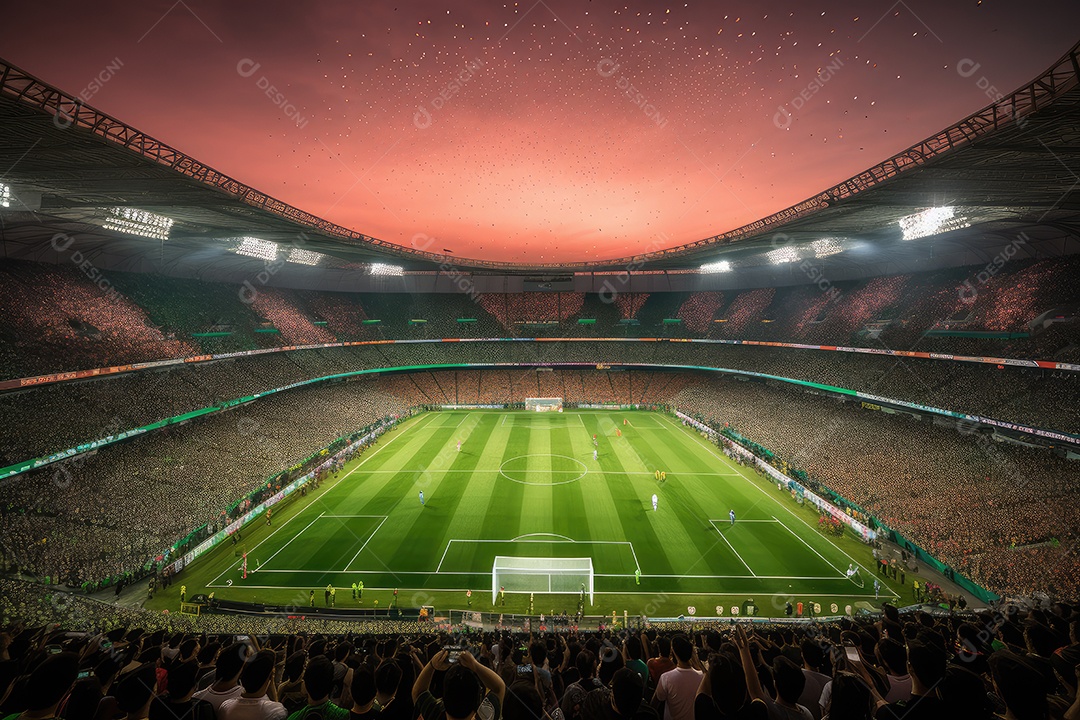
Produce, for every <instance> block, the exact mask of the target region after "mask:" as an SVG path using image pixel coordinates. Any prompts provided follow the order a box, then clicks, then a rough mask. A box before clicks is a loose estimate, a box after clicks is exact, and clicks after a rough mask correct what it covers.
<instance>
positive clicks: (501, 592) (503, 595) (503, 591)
mask: <svg viewBox="0 0 1080 720" xmlns="http://www.w3.org/2000/svg"><path fill="white" fill-rule="evenodd" d="M499 599H500V600H502V606H503V607H506V588H505V587H503V586H502V585H500V586H499Z"/></svg>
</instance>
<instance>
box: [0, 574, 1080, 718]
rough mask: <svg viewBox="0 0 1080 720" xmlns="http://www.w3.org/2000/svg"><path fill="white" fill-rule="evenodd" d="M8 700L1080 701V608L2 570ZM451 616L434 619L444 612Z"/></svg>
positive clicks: (307, 707)
mask: <svg viewBox="0 0 1080 720" xmlns="http://www.w3.org/2000/svg"><path fill="white" fill-rule="evenodd" d="M0 598H2V599H0V610H2V611H3V612H4V615H5V616H6V617H18V618H20V619H21V620H22V622H19V623H17V624H14V625H9V626H8V627H7V628H5V631H4V632H3V634H0V654H2V667H3V674H2V675H0V695H2V699H0V712H3V713H4V714H5V716H10V717H15V716H16V715H18V714H20V713H22V714H23V716H25V717H28V718H35V717H58V718H64V720H97V719H98V718H118V717H126V718H150V719H151V720H159V719H161V718H176V717H192V718H202V719H203V720H214V719H215V718H217V719H220V720H230V719H231V718H247V717H259V718H267V719H273V720H277V719H279V718H290V719H291V720H303V719H304V718H315V717H322V718H342V719H344V718H346V717H374V716H385V718H387V719H389V718H403V719H405V720H412V719H413V718H416V717H423V718H424V719H425V720H428V719H429V718H432V719H435V720H438V719H439V718H442V717H443V716H445V717H447V718H467V717H473V716H474V714H475V715H476V716H477V717H483V718H491V719H492V720H498V719H499V718H501V717H506V718H508V720H529V719H530V718H531V719H534V720H535V719H536V718H549V719H550V720H620V719H621V718H626V720H630V719H631V718H637V719H638V720H658V718H659V717H660V716H661V714H662V715H663V717H664V718H670V719H671V720H714V719H715V718H728V717H731V718H800V719H801V720H806V719H810V720H817V719H819V718H829V720H841V719H854V720H868V719H870V718H878V719H881V720H894V719H896V718H930V719H932V720H937V719H939V718H941V719H945V718H950V719H951V718H972V719H973V720H982V719H986V720H989V719H990V718H996V717H1006V718H1054V719H1055V720H1056V719H1058V718H1062V719H1063V720H1075V719H1076V718H1078V717H1080V696H1078V694H1077V680H1078V675H1080V672H1078V663H1080V614H1078V613H1077V610H1076V609H1075V606H1074V605H1072V604H1068V603H1062V602H1057V603H1049V602H1047V601H1045V600H1043V601H1040V600H1039V599H1036V598H1023V599H1020V600H1019V601H1018V602H1015V603H1008V604H1002V605H1000V606H998V607H995V608H993V609H991V610H987V611H984V612H979V613H966V612H961V613H947V614H945V613H942V612H941V611H938V612H936V613H930V612H917V613H913V614H902V613H901V612H898V611H897V609H896V608H895V607H892V606H886V607H884V609H883V612H882V613H881V615H880V617H861V618H852V617H846V618H833V619H825V620H820V621H819V620H813V621H807V620H803V621H796V622H793V623H776V622H773V623H762V622H756V623H755V622H752V621H743V622H739V623H738V624H735V623H731V624H729V623H727V622H725V623H717V622H699V623H691V622H677V623H660V624H652V623H649V622H648V621H647V619H636V621H635V622H634V623H632V624H630V625H629V626H628V627H620V626H612V627H605V628H602V629H599V630H585V629H574V628H569V629H565V630H559V631H546V632H544V631H540V629H539V628H534V629H533V632H523V631H520V630H518V631H513V630H501V629H498V628H485V629H470V628H468V627H464V626H461V627H457V626H445V625H440V626H436V627H425V623H418V622H400V621H398V622H395V621H393V620H390V619H387V620H385V621H382V622H380V621H377V620H375V621H371V620H369V621H365V622H360V623H357V622H342V621H336V620H321V619H315V618H286V617H283V616H274V617H268V618H252V617H235V616H215V615H209V616H204V617H201V618H199V619H198V620H193V619H189V618H184V617H179V616H172V615H160V614H159V615H154V614H150V613H147V612H143V611H139V610H125V609H122V608H116V607H113V606H109V605H105V604H102V603H95V602H93V601H89V600H83V599H80V598H76V597H70V596H62V597H61V596H58V595H57V594H56V593H52V592H50V591H49V590H47V589H43V588H41V587H40V586H36V585H31V584H28V583H21V582H12V581H8V580H0ZM428 624H434V623H428Z"/></svg>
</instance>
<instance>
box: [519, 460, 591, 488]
mask: <svg viewBox="0 0 1080 720" xmlns="http://www.w3.org/2000/svg"><path fill="white" fill-rule="evenodd" d="M588 473H589V468H588V467H586V466H585V463H583V462H581V461H580V460H578V459H576V458H572V457H569V456H567V455H544V454H536V455H518V456H517V457H512V458H510V459H509V460H507V461H505V462H504V463H503V464H502V465H500V466H499V474H500V475H502V476H503V477H504V478H506V479H507V480H513V481H514V482H516V483H520V484H522V485H568V484H569V483H572V482H577V481H578V480H580V479H581V478H583V477H585V476H586V475H587V474H588Z"/></svg>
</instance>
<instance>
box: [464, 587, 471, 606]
mask: <svg viewBox="0 0 1080 720" xmlns="http://www.w3.org/2000/svg"><path fill="white" fill-rule="evenodd" d="M465 599H466V600H467V601H468V603H469V607H472V590H466V591H465Z"/></svg>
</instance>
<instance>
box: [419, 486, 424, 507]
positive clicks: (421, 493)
mask: <svg viewBox="0 0 1080 720" xmlns="http://www.w3.org/2000/svg"><path fill="white" fill-rule="evenodd" d="M423 504H424V491H423V490H421V491H420V505H423Z"/></svg>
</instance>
